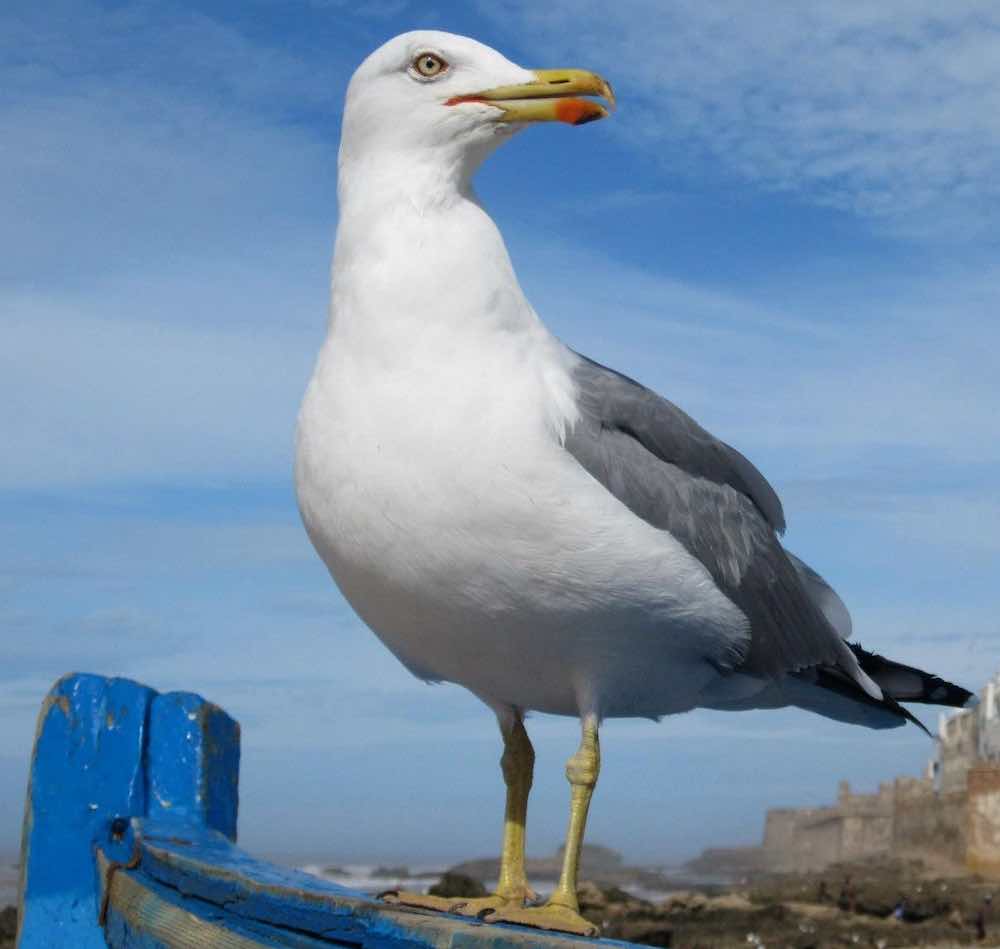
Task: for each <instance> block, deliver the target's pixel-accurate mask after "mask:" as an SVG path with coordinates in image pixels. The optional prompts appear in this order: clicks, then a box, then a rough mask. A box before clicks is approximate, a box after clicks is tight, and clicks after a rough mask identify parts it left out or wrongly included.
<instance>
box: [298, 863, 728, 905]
mask: <svg viewBox="0 0 1000 949" xmlns="http://www.w3.org/2000/svg"><path fill="white" fill-rule="evenodd" d="M297 869H299V870H302V871H303V872H305V873H309V874H311V875H313V876H318V877H320V878H322V879H324V880H329V881H330V882H331V883H337V884H339V885H340V886H345V887H349V888H350V889H352V890H360V891H361V892H362V893H365V894H367V895H369V896H374V895H376V894H378V893H383V892H385V891H386V890H393V889H406V890H410V891H412V892H417V893H426V892H427V890H428V889H429V888H430V887H431V886H433V885H434V884H435V883H437V881H438V880H439V879H440V877H441V874H442V873H444V871H445V869H446V867H445V866H444V865H442V864H437V865H427V866H414V867H406V868H401V869H403V871H404V872H403V873H397V874H393V873H391V872H386V870H387V869H389V870H391V868H385V867H379V866H376V865H375V864H367V863H348V864H340V865H338V866H335V867H330V866H323V865H322V864H318V863H304V864H300V865H299V866H298V867H297ZM656 870H657V871H659V872H660V873H661V874H662V875H663V876H664V877H666V878H667V880H668V881H669V882H668V883H666V884H665V885H664V886H663V887H662V888H652V887H645V886H638V885H635V884H628V885H626V886H624V887H622V888H623V889H624V890H626V891H627V892H629V893H631V894H632V895H633V896H636V897H638V898H639V899H643V900H649V901H650V902H653V903H655V902H659V901H660V900H663V899H665V898H666V897H668V896H669V895H670V894H671V893H677V892H678V891H680V890H688V889H691V888H692V887H693V886H699V885H719V884H722V883H727V882H729V881H728V880H726V879H723V878H720V877H708V876H704V877H703V876H700V875H697V874H692V873H691V872H690V871H687V870H684V869H683V868H681V867H669V866H668V867H664V866H660V867H656ZM674 881H676V883H674ZM497 882H498V881H496V880H484V881H483V883H484V885H485V887H486V889H487V891H489V892H493V890H495V889H496V886H497ZM532 885H533V886H534V888H535V889H536V890H537V891H538V893H539V896H543V897H544V896H547V895H548V894H547V893H546V891H545V887H546V886H554V885H555V884H554V883H546V882H545V881H533V883H532Z"/></svg>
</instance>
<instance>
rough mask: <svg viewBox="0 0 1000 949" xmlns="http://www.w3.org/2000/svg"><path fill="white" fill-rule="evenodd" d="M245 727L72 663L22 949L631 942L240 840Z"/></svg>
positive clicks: (25, 894)
mask: <svg viewBox="0 0 1000 949" xmlns="http://www.w3.org/2000/svg"><path fill="white" fill-rule="evenodd" d="M239 757H240V727H239V725H238V724H237V723H236V722H235V721H234V720H233V719H232V718H230V717H229V716H228V715H227V714H226V713H225V712H224V711H223V710H222V709H221V708H219V707H218V706H216V705H213V704H212V703H211V702H207V701H205V700H204V699H203V698H201V697H200V696H198V695H194V694H192V693H188V692H170V693H166V694H160V693H158V692H156V691H154V690H153V689H150V688H148V687H146V686H143V685H140V684H138V683H137V682H132V681H129V680H127V679H109V678H104V677H102V676H95V675H71V676H66V677H65V678H63V679H60V680H59V681H58V682H57V683H56V684H55V685H54V686H53V688H52V690H51V691H50V692H49V694H48V696H47V697H46V699H45V701H44V703H43V705H42V710H41V713H40V715H39V720H38V731H37V734H36V738H35V748H34V753H33V756H32V761H31V773H30V781H29V786H28V796H27V802H26V805H25V814H24V832H23V838H22V851H21V888H20V899H19V903H20V906H19V910H20V912H19V929H18V942H17V945H18V947H19V949H97V947H105V946H112V947H121V949H124V947H137V949H161V947H170V949H175V947H176V949H207V947H218V949H254V947H260V946H292V947H298V949H309V947H317V949H319V947H329V946H354V947H364V949H383V947H385V949H389V947H392V949H419V947H439V949H443V947H453V949H506V947H521V949H525V947H529V946H538V947H551V949H569V947H571V946H587V947H593V946H595V945H599V946H627V945H629V944H628V943H623V942H612V941H608V940H601V941H597V940H593V939H583V938H580V937H577V936H568V935H561V934H556V933H543V932H541V931H539V930H533V929H526V928H523V927H516V926H508V925H496V924H492V925H491V924H483V923H478V922H476V921H474V920H469V919H463V918H461V917H455V916H446V915H441V914H432V913H425V912H421V911H419V910H412V909H405V908H402V907H398V906H390V905H386V904H383V903H380V902H378V901H376V900H373V899H372V898H370V897H368V896H366V895H364V894H363V893H360V892H356V891H354V890H350V889H347V888H345V887H342V886H337V885H335V884H333V883H329V882H327V881H324V880H321V879H318V878H316V877H312V876H309V875H308V874H305V873H300V872H298V871H295V870H289V869H286V868H283V867H279V866H276V865H274V864H270V863H267V862H265V861H262V860H257V859H254V858H253V857H251V856H250V855H249V854H247V853H246V852H244V851H243V850H241V849H240V848H239V847H237V846H236V816H237V802H238V777H239Z"/></svg>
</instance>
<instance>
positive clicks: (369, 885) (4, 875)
mask: <svg viewBox="0 0 1000 949" xmlns="http://www.w3.org/2000/svg"><path fill="white" fill-rule="evenodd" d="M278 862H280V863H284V864H285V865H286V866H287V865H291V864H292V863H293V862H294V861H291V860H289V859H288V858H287V857H285V858H283V859H280V860H279V861H278ZM298 869H299V870H302V871H304V872H306V873H309V874H312V875H313V876H317V877H320V878H322V879H324V880H330V881H331V882H333V883H338V884H340V885H341V886H345V887H348V888H350V889H352V890H359V891H360V892H362V893H366V894H368V895H376V894H378V893H382V892H384V891H385V890H391V889H407V890H412V891H416V892H418V893H426V892H427V890H428V889H429V888H430V887H431V886H433V885H434V884H435V883H436V882H437V881H438V879H439V878H440V877H441V874H442V873H443V872H444V870H445V869H446V864H443V863H442V864H427V865H424V866H420V865H415V866H413V867H407V868H399V869H398V870H394V869H393V868H392V867H383V866H379V865H377V864H374V863H346V864H340V865H337V866H329V865H327V864H324V863H321V862H310V863H299V864H298ZM657 869H658V870H659V871H660V872H661V873H662V874H663V875H664V876H666V877H667V878H668V879H676V881H677V885H676V886H667V887H664V888H662V889H651V888H648V887H641V886H632V885H629V886H626V887H625V889H626V890H628V892H630V893H631V894H632V895H633V896H637V897H639V898H640V899H645V900H650V901H653V902H656V901H659V900H662V899H664V898H665V897H666V896H668V895H670V894H671V893H676V892H677V891H678V890H683V889H688V888H690V887H691V886H692V885H697V884H699V883H716V882H719V881H717V880H716V879H714V878H713V879H710V878H707V877H706V878H704V879H701V878H695V877H693V876H692V874H691V873H689V872H685V871H683V870H682V869H681V868H679V867H676V868H675V867H658V868H657ZM484 882H485V885H486V888H487V890H489V891H491V892H492V891H493V890H494V889H495V888H496V885H497V881H496V880H486V881H484ZM17 886H18V868H17V864H16V862H15V861H14V858H0V909H2V908H3V907H4V906H11V905H13V904H15V903H16V902H17ZM545 886H546V884H545V883H544V882H542V883H541V885H540V886H537V887H536V889H538V890H539V891H540V894H539V895H542V896H544V895H546V894H545V892H544V887H545Z"/></svg>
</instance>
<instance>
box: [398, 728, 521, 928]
mask: <svg viewBox="0 0 1000 949" xmlns="http://www.w3.org/2000/svg"><path fill="white" fill-rule="evenodd" d="M498 719H499V721H500V734H501V735H502V736H503V755H502V756H501V758H500V769H501V771H502V772H503V779H504V783H505V784H506V785H507V804H506V808H505V811H504V824H503V849H502V851H501V854H500V881H499V883H498V885H497V891H496V893H494V894H493V895H492V896H484V897H478V898H474V899H460V898H458V897H454V896H447V897H446V896H429V895H426V894H423V893H409V892H406V891H402V890H392V891H390V892H388V893H384V894H382V898H383V899H384V900H386V902H390V903H396V904H399V905H400V906H413V907H417V908H419V909H431V910H439V911H442V912H451V913H460V914H461V915H463V916H479V915H482V914H483V913H485V912H492V911H494V910H497V909H499V908H501V907H506V906H508V905H511V906H517V907H521V906H524V903H525V900H528V899H533V898H534V895H535V894H534V893H533V892H532V891H531V889H530V887H529V886H528V878H527V876H526V874H525V870H524V829H525V824H526V822H527V817H528V793H529V792H530V791H531V781H532V778H533V776H534V770H535V749H534V748H532V747H531V740H530V739H529V738H528V733H527V731H526V730H525V728H524V719H523V718H522V716H521V714H520V713H519V712H516V711H514V710H512V709H505V710H504V711H503V712H498Z"/></svg>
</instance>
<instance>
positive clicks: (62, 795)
mask: <svg viewBox="0 0 1000 949" xmlns="http://www.w3.org/2000/svg"><path fill="white" fill-rule="evenodd" d="M152 697H153V692H152V690H151V689H147V688H145V687H144V686H141V685H139V684H138V683H136V682H130V681H128V680H126V679H105V678H102V677H100V676H90V675H77V676H67V677H65V678H63V679H60V680H59V681H58V682H57V683H56V684H55V686H54V687H53V688H52V690H51V691H50V693H49V695H48V697H47V698H46V699H45V701H44V703H43V704H42V711H41V714H40V715H39V720H38V732H37V735H36V739H35V749H34V754H33V756H32V761H31V770H30V776H29V785H28V799H27V802H26V806H25V815H24V833H23V837H22V854H21V867H22V870H21V899H20V903H21V913H20V917H19V919H20V923H19V942H18V946H19V947H20V949H43V947H44V949H48V947H52V949H55V947H60V949H62V947H66V946H73V947H74V949H91V947H98V946H104V936H103V933H102V932H101V929H100V927H99V926H98V924H97V911H96V906H95V891H94V858H93V853H92V852H91V846H92V842H93V841H94V840H95V839H97V838H98V837H103V836H106V835H107V833H108V828H109V827H110V825H111V823H112V822H113V821H114V820H115V819H116V818H118V817H121V816H131V815H137V816H139V815H142V814H144V813H145V809H146V781H145V773H144V769H143V764H142V749H143V746H144V744H145V730H146V712H147V709H148V707H149V703H150V701H151V699H152Z"/></svg>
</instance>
